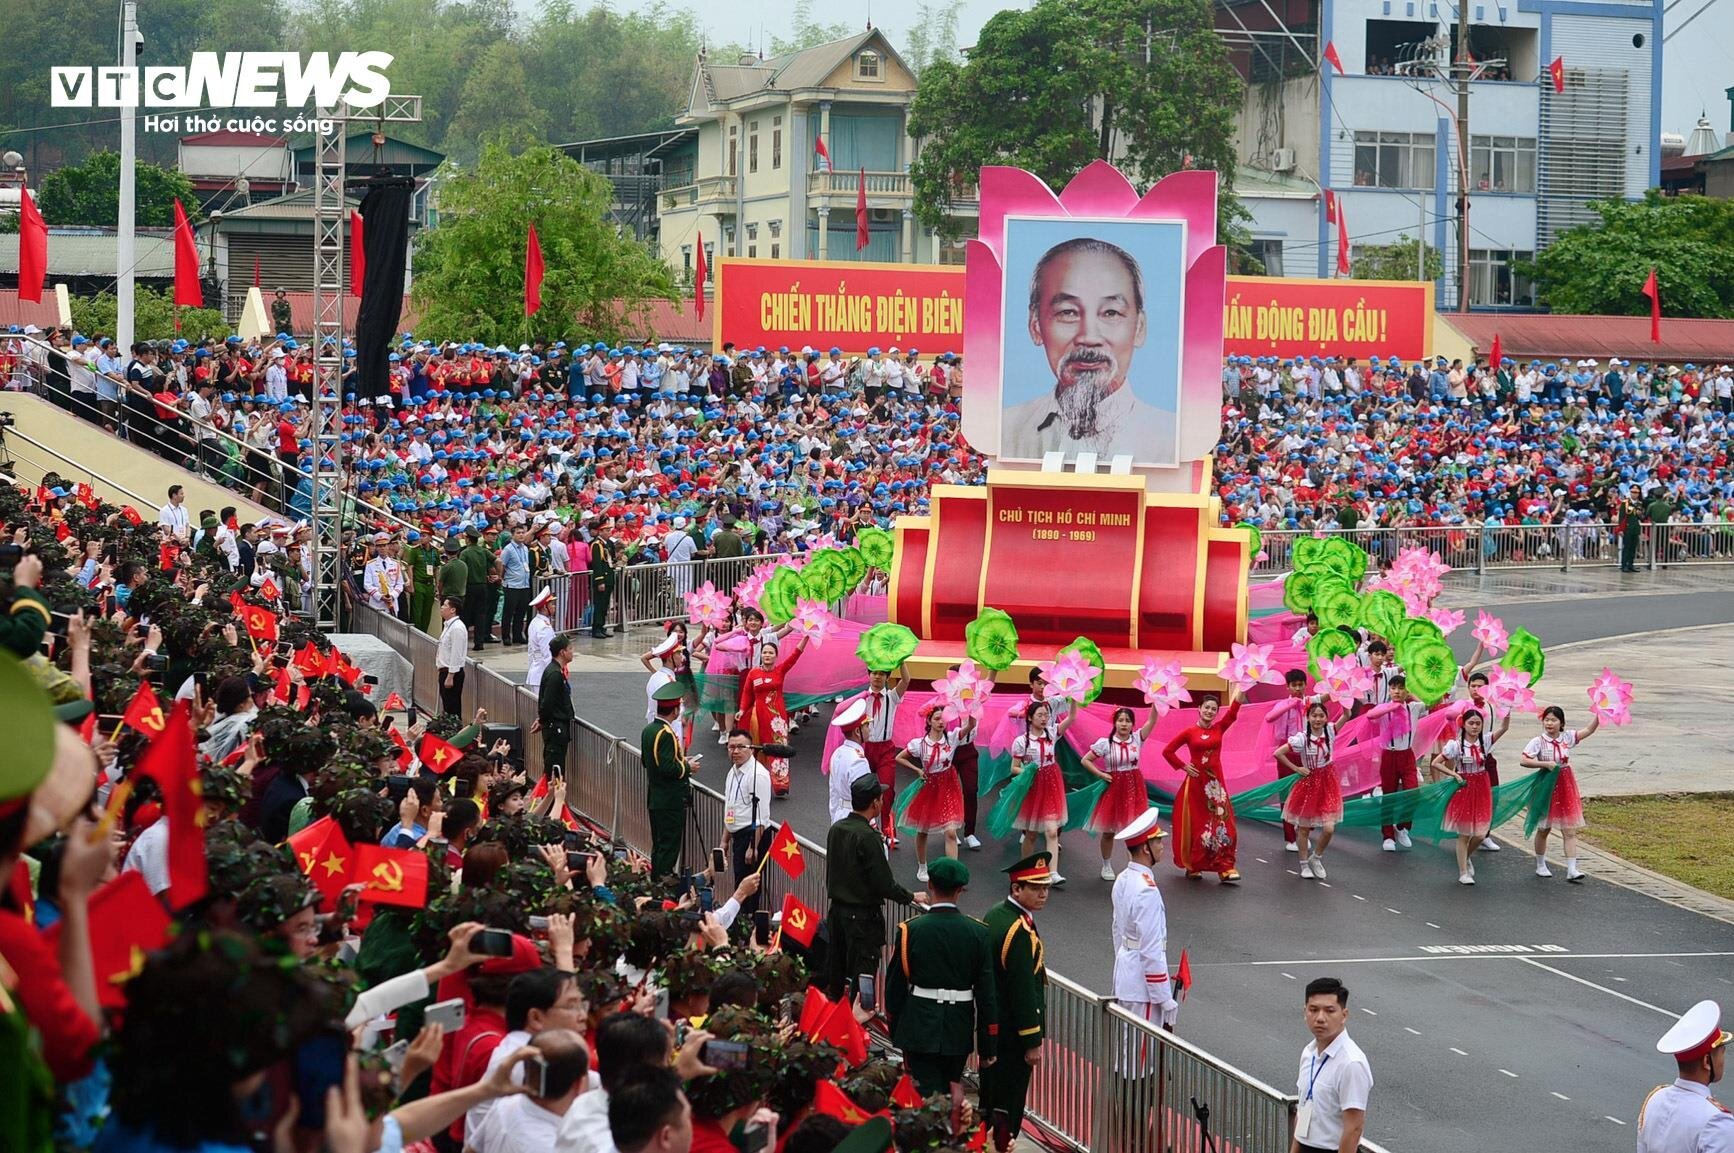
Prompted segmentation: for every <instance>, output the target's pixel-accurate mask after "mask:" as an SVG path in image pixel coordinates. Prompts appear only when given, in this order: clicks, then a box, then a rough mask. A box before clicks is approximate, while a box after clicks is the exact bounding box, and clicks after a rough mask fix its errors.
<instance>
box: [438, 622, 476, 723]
mask: <svg viewBox="0 0 1734 1153" xmlns="http://www.w3.org/2000/svg"><path fill="white" fill-rule="evenodd" d="M463 607H464V606H463V602H461V601H459V600H458V599H457V598H456V597H446V598H445V599H444V600H442V601H441V602H440V620H442V621H444V622H445V623H444V625H443V626H441V629H440V643H439V651H438V654H437V655H436V657H435V658H434V664H435V668H436V671H437V672H438V674H439V685H440V712H442V713H450V714H451V715H452V716H462V715H463V711H464V662H465V660H466V659H468V657H469V652H470V634H469V632H468V630H467V628H466V626H465V625H464V622H463V618H462V616H461V615H460V614H461V613H462V612H463Z"/></svg>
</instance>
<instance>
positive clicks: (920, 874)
mask: <svg viewBox="0 0 1734 1153" xmlns="http://www.w3.org/2000/svg"><path fill="white" fill-rule="evenodd" d="M915 879H916V880H917V881H923V882H925V881H926V880H927V862H926V861H923V862H921V863H920V864H919V865H917V866H915Z"/></svg>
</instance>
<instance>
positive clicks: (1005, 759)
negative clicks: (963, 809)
mask: <svg viewBox="0 0 1734 1153" xmlns="http://www.w3.org/2000/svg"><path fill="white" fill-rule="evenodd" d="M1011 765H1012V756H1011V752H1010V751H1009V750H1008V751H1006V752H1003V753H989V752H986V751H985V750H984V751H983V752H982V753H981V755H980V757H979V759H978V760H977V761H976V765H975V767H976V782H975V783H976V789H975V792H976V795H977V796H978V797H985V796H987V795H988V794H989V793H991V792H993V791H994V790H995V789H997V788H998V787H999V786H1000V782H1002V781H1006V780H1009V779H1010V778H1011V775H1012V771H1011Z"/></svg>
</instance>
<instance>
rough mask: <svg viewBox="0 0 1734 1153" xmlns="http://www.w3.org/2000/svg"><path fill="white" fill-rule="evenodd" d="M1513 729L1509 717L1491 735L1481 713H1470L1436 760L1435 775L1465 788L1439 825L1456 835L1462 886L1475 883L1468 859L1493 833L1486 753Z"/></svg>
mask: <svg viewBox="0 0 1734 1153" xmlns="http://www.w3.org/2000/svg"><path fill="white" fill-rule="evenodd" d="M1510 727H1511V717H1510V715H1509V714H1507V715H1506V717H1505V719H1504V720H1502V721H1500V722H1499V727H1498V728H1497V729H1495V730H1494V731H1493V732H1492V734H1491V735H1490V734H1489V733H1488V732H1487V719H1486V718H1485V717H1483V716H1482V715H1481V713H1480V711H1479V710H1477V709H1469V710H1467V711H1466V712H1465V713H1464V714H1463V716H1462V719H1461V720H1459V721H1458V725H1457V739H1456V740H1452V741H1446V742H1445V747H1444V748H1443V749H1441V750H1440V751H1439V752H1438V753H1437V754H1436V755H1435V756H1434V757H1433V766H1432V767H1433V771H1434V772H1436V773H1443V774H1444V775H1446V776H1449V777H1455V778H1457V780H1459V781H1461V782H1462V784H1463V787H1462V788H1460V789H1458V790H1457V791H1456V792H1455V793H1452V794H1451V801H1450V803H1449V804H1447V805H1446V806H1445V819H1444V820H1443V821H1441V822H1440V828H1443V829H1445V830H1446V831H1448V832H1452V833H1456V834H1457V883H1458V884H1459V885H1473V884H1474V883H1475V862H1474V861H1473V860H1471V859H1470V856H1469V855H1470V854H1471V853H1473V852H1474V851H1475V847H1476V846H1477V845H1479V844H1480V843H1481V842H1482V840H1483V839H1485V838H1486V836H1487V834H1488V833H1489V832H1490V831H1492V829H1493V785H1492V783H1491V782H1490V781H1489V780H1488V776H1487V762H1488V761H1489V760H1490V759H1491V757H1490V756H1489V755H1488V751H1487V750H1489V749H1491V748H1492V747H1493V746H1494V745H1496V744H1498V743H1499V738H1500V737H1503V736H1504V735H1505V731H1506V730H1507V729H1509V728H1510Z"/></svg>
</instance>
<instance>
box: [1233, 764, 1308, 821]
mask: <svg viewBox="0 0 1734 1153" xmlns="http://www.w3.org/2000/svg"><path fill="white" fill-rule="evenodd" d="M1299 781H1300V777H1298V776H1290V777H1278V778H1277V779H1276V780H1274V781H1271V782H1270V783H1269V784H1267V785H1258V786H1256V787H1254V788H1250V789H1247V790H1246V791H1245V792H1240V793H1236V794H1234V795H1233V796H1232V797H1230V798H1228V803H1229V804H1230V805H1231V806H1232V807H1233V808H1234V819H1235V820H1237V821H1265V822H1268V823H1272V824H1280V823H1281V821H1282V803H1283V801H1284V800H1285V799H1286V798H1287V797H1288V792H1289V790H1290V789H1292V788H1294V787H1295V785H1296V784H1297V783H1298V782H1299Z"/></svg>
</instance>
